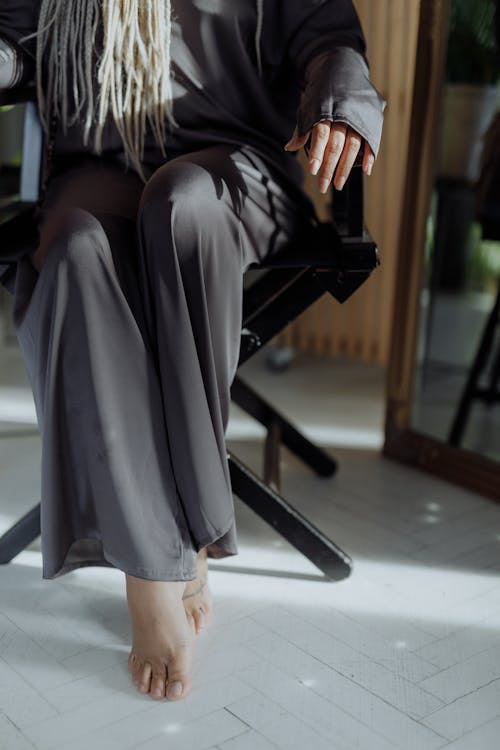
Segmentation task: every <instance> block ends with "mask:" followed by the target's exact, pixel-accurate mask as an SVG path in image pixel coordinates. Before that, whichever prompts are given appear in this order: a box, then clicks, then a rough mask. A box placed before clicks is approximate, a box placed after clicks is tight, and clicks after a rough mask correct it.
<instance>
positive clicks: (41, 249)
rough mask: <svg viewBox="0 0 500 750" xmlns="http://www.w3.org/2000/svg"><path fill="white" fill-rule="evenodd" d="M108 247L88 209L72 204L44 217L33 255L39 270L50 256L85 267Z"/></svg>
mask: <svg viewBox="0 0 500 750" xmlns="http://www.w3.org/2000/svg"><path fill="white" fill-rule="evenodd" d="M108 250H109V245H108V241H107V237H106V234H105V232H104V230H103V228H102V226H101V224H100V222H99V221H98V220H97V219H96V218H95V216H93V215H92V214H91V213H89V212H88V211H84V210H83V209H80V208H76V207H71V208H65V209H60V210H58V211H57V212H54V214H53V215H50V216H49V217H47V219H46V221H45V222H44V224H43V226H42V229H41V231H40V244H39V246H38V248H37V249H36V251H35V253H34V254H33V256H32V261H33V264H34V265H35V267H36V268H37V269H38V270H41V268H42V266H43V265H45V263H46V262H47V261H48V260H49V259H50V260H53V261H54V262H60V261H64V262H66V263H68V264H71V265H72V266H77V267H88V266H89V265H91V264H92V263H95V260H96V258H98V257H99V256H102V255H103V254H106V253H107V252H108Z"/></svg>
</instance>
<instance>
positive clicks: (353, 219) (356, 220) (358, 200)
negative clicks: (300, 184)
mask: <svg viewBox="0 0 500 750" xmlns="http://www.w3.org/2000/svg"><path fill="white" fill-rule="evenodd" d="M363 187H364V185H363V170H362V168H361V167H360V166H358V167H353V168H352V169H351V173H350V175H349V178H348V180H347V182H346V184H345V185H344V187H343V189H342V190H336V189H335V188H334V187H333V185H332V190H333V198H332V203H331V213H332V221H333V223H334V224H335V226H336V227H337V230H338V232H339V234H340V235H342V236H348V237H363V234H364V200H363Z"/></svg>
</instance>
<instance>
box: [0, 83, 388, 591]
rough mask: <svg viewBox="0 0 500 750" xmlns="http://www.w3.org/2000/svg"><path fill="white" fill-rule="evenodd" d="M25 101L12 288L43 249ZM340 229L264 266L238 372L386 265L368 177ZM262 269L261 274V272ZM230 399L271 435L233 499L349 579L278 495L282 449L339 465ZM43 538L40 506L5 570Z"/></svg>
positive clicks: (17, 536) (7, 550) (322, 232)
mask: <svg viewBox="0 0 500 750" xmlns="http://www.w3.org/2000/svg"><path fill="white" fill-rule="evenodd" d="M18 102H25V106H26V110H25V125H24V143H23V155H22V167H21V175H20V191H19V200H18V201H17V202H15V203H13V204H11V205H9V206H8V207H7V208H5V209H4V210H0V280H2V282H3V283H5V284H6V285H8V282H9V278H12V277H13V276H14V273H15V263H16V259H17V258H19V257H20V256H21V255H23V254H24V253H26V252H29V251H30V250H31V249H33V247H34V246H35V244H36V243H37V231H36V225H35V222H34V219H33V217H34V209H35V205H36V200H37V197H38V192H39V187H40V175H41V173H42V171H43V169H42V168H41V164H42V161H43V156H44V144H43V137H42V133H41V128H40V125H39V122H38V118H37V112H36V105H35V95H34V91H33V89H32V88H28V89H25V90H23V91H17V92H8V93H4V94H1V95H0V106H1V105H3V104H13V103H18ZM332 192H333V193H334V196H335V198H334V201H333V204H332V221H331V222H320V223H319V225H318V227H311V231H310V232H309V233H308V234H307V236H303V237H297V238H295V239H294V242H293V243H290V245H289V246H287V247H286V248H285V250H283V251H281V252H280V253H279V255H278V254H276V255H275V256H274V257H273V258H269V259H268V260H266V261H264V262H262V263H260V264H259V265H258V267H257V268H258V269H261V270H262V273H260V274H259V277H258V278H257V280H256V281H254V282H253V283H252V284H250V285H249V286H246V287H245V288H244V293H243V326H242V332H241V347H240V356H239V363H238V364H239V365H241V364H242V363H243V362H246V361H247V360H248V359H249V358H250V357H251V356H252V355H253V354H255V352H257V351H258V350H259V349H260V348H261V347H262V346H263V345H264V344H265V343H266V342H268V341H269V340H270V339H272V338H273V337H274V336H276V335H277V334H278V333H279V332H280V331H281V330H282V329H283V328H284V327H285V326H286V325H287V324H288V323H290V322H291V321H293V320H294V319H295V318H296V317H297V316H298V315H300V314H301V313H302V312H303V311H304V310H306V309H307V308H308V307H309V306H310V305H311V304H313V302H315V301H316V300H317V299H319V298H320V297H321V296H322V295H323V294H325V293H326V292H328V293H330V294H331V295H333V297H335V299H337V300H338V301H339V302H344V301H345V300H346V299H347V298H348V297H350V296H351V294H352V293H353V292H354V291H355V290H356V289H357V288H358V287H359V286H361V284H363V282H364V281H366V279H367V278H368V277H369V276H370V274H371V272H372V271H373V270H374V268H376V267H377V266H378V265H379V264H380V261H379V257H378V252H377V247H376V245H375V243H374V242H373V240H372V239H371V237H370V236H369V234H368V233H367V232H366V231H365V229H364V224H363V174H362V170H361V169H360V168H359V167H355V168H354V169H353V170H352V172H351V175H350V177H349V180H348V181H347V184H346V186H345V187H344V189H343V190H342V191H340V192H339V191H332ZM253 267H254V268H255V267H256V266H253ZM231 398H232V400H233V401H234V402H235V403H236V404H238V406H240V407H241V408H242V409H243V410H244V411H246V412H247V413H248V414H250V415H251V416H252V417H254V418H255V419H256V420H257V421H258V422H260V423H261V424H262V425H264V426H265V427H266V429H267V437H266V440H265V445H264V465H263V477H262V478H260V477H258V476H257V475H256V474H255V473H254V472H253V471H251V470H250V469H249V468H248V467H247V466H246V465H245V464H244V463H243V462H242V461H240V460H239V459H238V458H237V456H235V455H234V454H233V453H232V452H230V451H228V461H229V467H230V475H231V484H232V489H233V492H234V494H235V495H236V496H237V497H239V498H240V499H241V500H242V501H243V502H245V503H246V504H247V505H248V506H249V507H250V508H252V510H253V511H254V512H255V513H257V514H258V515H259V516H260V517H261V518H263V519H264V520H265V521H266V522H267V523H269V524H270V525H271V526H272V527H273V528H274V529H275V530H276V531H277V532H279V533H280V534H281V535H282V536H283V537H284V538H285V539H286V540H287V541H288V542H290V544H292V545H293V546H294V547H296V549H298V550H299V551H300V552H301V553H302V554H304V555H305V556H306V557H307V558H308V559H309V560H311V562H313V563H314V564H315V565H316V566H317V567H318V568H319V569H320V570H321V571H322V572H323V573H324V575H325V576H326V577H327V578H329V579H331V580H341V579H343V578H346V577H347V576H349V574H350V571H351V566H352V560H351V558H350V557H349V556H348V555H347V554H346V553H345V552H343V551H342V550H341V549H340V548H339V547H338V546H337V545H336V544H335V543H334V542H333V541H332V540H331V539H329V538H328V537H326V536H325V535H324V534H323V533H322V532H321V530H320V529H318V528H317V527H315V526H314V525H313V524H312V523H310V522H309V521H308V520H307V518H305V517H304V516H303V515H302V514H301V513H299V512H298V511H297V510H296V509H295V508H294V507H293V506H292V505H290V504H289V503H288V502H287V500H286V499H285V498H284V497H282V496H281V495H280V494H279V486H280V478H279V450H280V445H281V444H283V445H285V446H286V447H287V448H288V449H289V450H290V451H292V452H293V453H294V454H295V455H296V456H298V457H299V458H301V459H302V460H303V461H304V462H305V463H306V464H307V465H308V466H309V467H310V468H311V469H313V470H314V471H315V472H316V473H317V474H318V475H319V476H322V477H330V476H332V475H333V474H334V473H335V472H336V470H337V463H336V461H335V460H334V459H333V458H332V457H331V456H330V455H328V454H327V453H326V452H325V451H324V450H322V449H321V448H319V447H318V446H316V445H314V444H313V443H312V442H311V441H310V440H308V439H307V438H306V437H305V436H304V435H303V434H302V433H301V432H300V431H299V430H298V429H297V427H295V426H294V425H293V424H292V423H291V422H290V421H289V420H288V419H287V418H286V417H285V416H284V415H282V414H280V413H279V412H278V411H277V410H276V409H275V408H274V407H273V406H272V405H271V404H270V403H268V402H267V401H266V400H265V399H264V398H262V397H261V396H260V395H259V394H258V393H256V392H255V391H254V390H253V389H252V388H251V387H250V385H249V384H248V383H246V382H245V381H244V380H242V379H241V378H240V377H239V376H238V375H236V377H235V379H234V381H233V384H232V388H231ZM39 535H40V504H37V505H36V506H35V507H34V508H33V509H32V510H30V511H29V512H28V513H27V514H25V515H24V516H23V517H22V518H21V519H20V520H19V521H18V522H17V523H16V524H15V525H14V526H13V527H12V528H11V529H9V530H8V531H7V532H6V533H5V534H4V535H3V536H2V537H0V563H8V562H10V561H11V560H12V559H13V558H14V557H15V556H16V555H17V554H18V553H19V552H21V551H22V550H23V549H24V548H25V547H26V546H28V545H29V544H30V543H31V542H32V541H33V540H34V539H35V538H36V537H37V536H39Z"/></svg>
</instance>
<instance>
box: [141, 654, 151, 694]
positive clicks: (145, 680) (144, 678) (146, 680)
mask: <svg viewBox="0 0 500 750" xmlns="http://www.w3.org/2000/svg"><path fill="white" fill-rule="evenodd" d="M152 674H153V669H152V667H151V664H150V663H149V662H148V661H146V662H144V666H143V668H142V670H140V671H139V676H138V680H139V690H140V691H141V693H149V688H150V686H151V676H152Z"/></svg>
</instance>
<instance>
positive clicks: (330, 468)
mask: <svg viewBox="0 0 500 750" xmlns="http://www.w3.org/2000/svg"><path fill="white" fill-rule="evenodd" d="M231 398H232V400H233V401H234V402H235V403H236V404H238V406H239V407H240V408H241V409H243V410H244V411H246V412H247V413H248V414H250V416H252V417H253V418H254V419H256V420H257V421H258V422H260V423H261V424H262V425H264V427H267V428H268V429H270V428H271V426H279V430H280V434H281V442H282V443H283V445H286V447H287V448H288V449H289V450H290V451H292V453H295V455H296V456H298V458H300V459H302V461H304V463H306V464H307V465H308V466H310V468H311V469H313V471H315V472H316V474H319V475H320V476H322V477H329V476H332V474H335V472H336V471H337V462H336V461H335V460H334V459H333V458H332V457H331V456H329V455H328V453H326V451H324V450H322V449H321V448H318V446H317V445H314V443H311V441H310V440H308V439H307V438H306V437H304V435H302V433H300V432H299V431H298V430H297V428H296V427H294V426H293V425H292V424H291V423H290V422H289V421H288V420H287V419H286V418H285V417H283V416H282V415H281V414H280V413H279V412H277V411H276V409H274V408H273V407H272V406H271V404H270V403H269V402H268V401H265V400H264V399H263V398H262V396H259V394H258V393H257V392H256V391H254V390H253V388H251V387H250V386H249V385H248V384H247V383H244V382H243V381H242V380H241V379H240V378H239V377H238V376H236V377H235V378H234V380H233V383H232V385H231Z"/></svg>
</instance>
